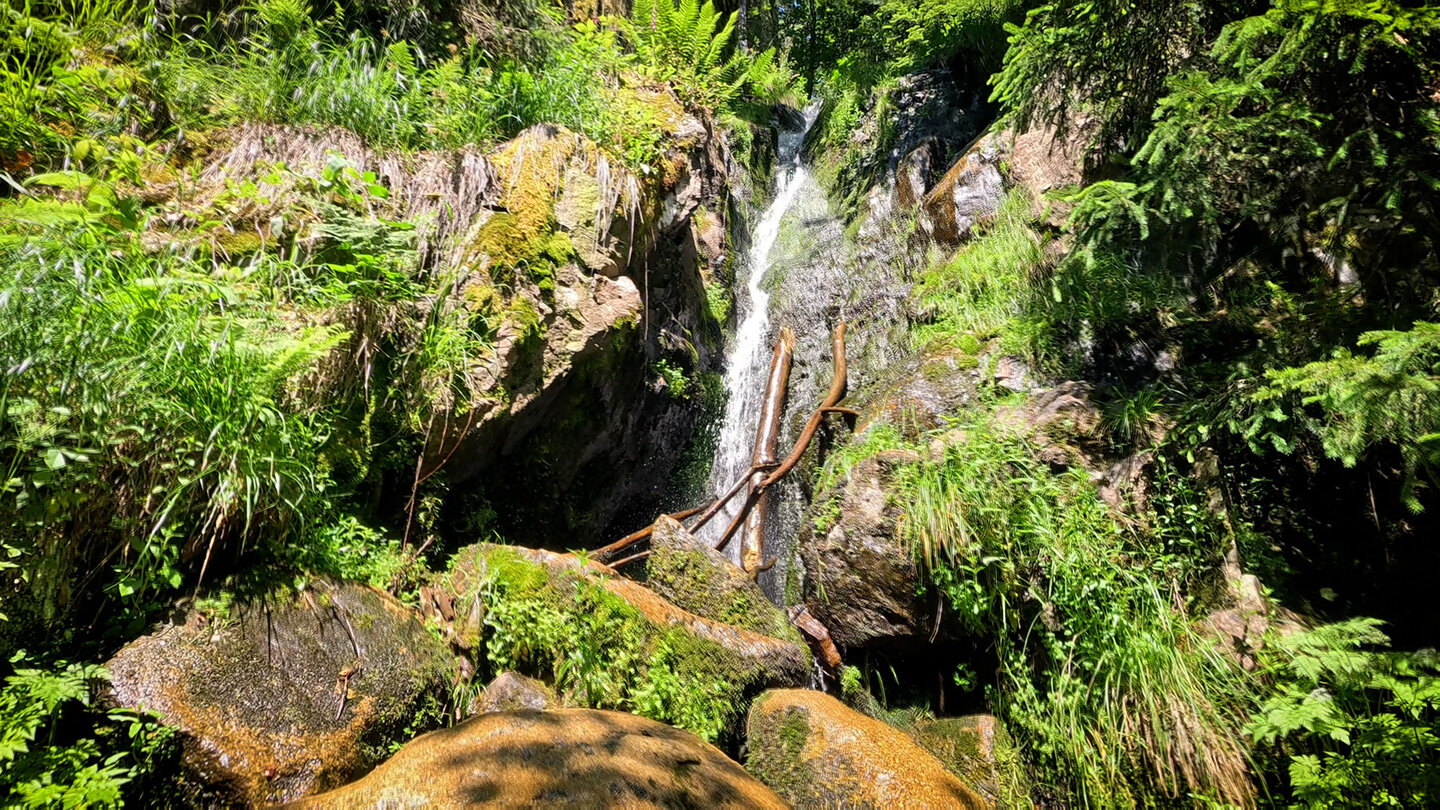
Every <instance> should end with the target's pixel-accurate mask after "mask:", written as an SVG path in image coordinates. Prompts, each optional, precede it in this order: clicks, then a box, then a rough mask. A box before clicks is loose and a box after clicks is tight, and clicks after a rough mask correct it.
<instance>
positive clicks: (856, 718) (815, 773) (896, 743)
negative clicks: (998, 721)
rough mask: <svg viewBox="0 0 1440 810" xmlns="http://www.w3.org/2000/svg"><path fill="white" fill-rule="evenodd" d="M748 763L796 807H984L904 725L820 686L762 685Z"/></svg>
mask: <svg viewBox="0 0 1440 810" xmlns="http://www.w3.org/2000/svg"><path fill="white" fill-rule="evenodd" d="M746 732H747V743H748V755H747V756H746V759H745V765H746V769H747V770H749V771H750V773H752V774H754V775H755V776H756V777H757V778H758V779H759V780H760V781H761V782H764V783H765V784H766V785H768V786H769V787H770V788H771V789H773V790H774V791H775V792H776V793H778V794H779V795H780V796H781V798H783V799H785V800H786V801H788V802H790V803H791V804H793V805H795V806H796V807H849V808H888V807H967V808H968V807H976V808H978V807H990V806H993V805H992V804H991V803H990V802H988V801H986V800H985V799H984V798H983V797H982V796H981V795H980V794H979V793H977V792H976V791H975V790H973V789H972V788H970V787H969V786H967V785H966V784H965V783H964V782H962V781H961V780H960V779H959V778H958V777H956V776H955V774H953V773H951V772H950V771H948V770H946V768H945V766H944V765H943V764H941V762H940V761H939V760H937V759H936V758H935V757H933V756H931V755H930V753H929V752H927V751H926V750H925V749H924V748H921V747H920V746H919V745H917V744H916V743H915V741H914V740H912V739H911V738H910V737H909V736H908V735H906V734H905V733H904V732H902V731H899V730H897V729H894V728H892V727H890V726H888V725H886V724H884V723H882V722H880V721H879V720H875V719H873V718H870V717H866V716H865V715H863V714H860V713H859V712H857V711H855V710H853V709H851V708H849V707H848V706H846V705H845V704H843V703H841V702H840V701H838V700H836V699H835V698H833V697H830V696H829V695H826V694H824V693H823V692H814V691H808V690H799V689H786V690H779V691H774V692H766V693H765V694H763V695H761V696H760V697H759V698H758V699H757V700H756V701H755V703H754V705H753V706H752V707H751V709H750V719H749V723H748V725H747V729H746Z"/></svg>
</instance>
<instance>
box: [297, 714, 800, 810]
mask: <svg viewBox="0 0 1440 810" xmlns="http://www.w3.org/2000/svg"><path fill="white" fill-rule="evenodd" d="M478 805H484V806H486V807H551V806H559V805H565V806H569V807H627V808H648V807H705V808H783V807H785V803H784V802H783V801H781V800H780V798H779V797H778V796H776V795H775V793H774V792H772V791H771V790H770V789H769V788H767V787H765V786H764V785H763V784H761V783H760V782H758V781H756V780H755V779H754V778H752V777H751V776H750V775H748V774H747V773H745V771H744V769H742V768H741V767H740V766H739V765H737V764H736V763H734V762H732V761H731V760H729V759H727V758H726V757H725V755H724V754H722V753H720V751H719V750H718V749H716V748H715V747H714V746H712V745H709V744H708V743H706V742H704V741H703V740H701V739H700V738H699V737H696V736H695V735H693V734H690V733H689V732H685V731H681V730H679V729H676V728H671V727H670V726H666V725H662V724H660V723H657V722H655V721H654V720H647V719H646V718H643V717H638V716H636V715H632V714H622V713H619V712H607V711H597V710H592V709H559V710H556V711H549V712H530V711H517V712H497V713H494V714H486V715H482V716H480V717H476V718H474V719H472V720H468V721H466V722H464V723H461V724H460V725H458V726H456V727H454V728H450V729H445V730H443V731H436V732H432V733H430V734H426V735H425V736H423V737H418V738H416V739H415V740H412V741H411V742H410V743H409V744H408V745H406V746H405V747H404V748H401V749H400V751H399V752H398V753H396V754H395V756H394V757H393V758H391V759H390V761H389V762H386V763H385V764H384V765H381V766H380V767H379V768H376V769H375V771H374V772H372V773H371V774H370V775H369V776H366V777H365V778H364V779H361V780H360V781H358V782H355V783H354V784H351V785H347V786H345V787H343V788H340V789H339V790H335V791H332V792H330V793H325V794H322V795H320V796H315V797H312V798H310V799H306V800H304V801H302V802H299V803H298V804H296V805H295V806H296V807H300V808H312V809H315V810H318V809H319V808H357V809H358V808H381V807H383V808H386V810H404V809H405V808H419V807H425V808H435V809H436V810H439V809H440V808H460V807H475V806H478Z"/></svg>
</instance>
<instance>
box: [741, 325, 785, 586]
mask: <svg viewBox="0 0 1440 810" xmlns="http://www.w3.org/2000/svg"><path fill="white" fill-rule="evenodd" d="M794 355H795V333H794V332H791V331H790V330H789V329H783V328H782V329H781V330H780V336H779V337H778V338H776V340H775V351H774V354H773V355H772V356H771V358H770V378H769V380H768V381H767V382H766V383H765V400H764V406H763V407H762V408H761V410H760V423H759V425H758V426H757V427H756V428H755V449H754V451H753V453H752V454H751V460H750V466H751V468H752V469H755V472H753V473H751V474H750V486H751V488H752V489H756V488H758V487H759V484H760V482H761V481H763V480H765V478H766V475H765V472H764V471H763V470H761V469H759V468H761V467H768V466H769V465H772V464H774V463H775V448H776V446H777V445H779V443H780V417H781V416H783V415H784V413H785V392H786V388H787V386H788V385H789V383H790V361H791V359H792V358H793V357H794ZM769 500H770V499H769V498H768V497H767V495H766V492H765V490H764V489H763V488H760V489H758V491H757V493H756V495H755V497H753V498H747V499H746V504H747V506H748V510H747V509H742V510H741V511H742V513H745V515H746V517H745V532H744V534H743V535H741V538H740V568H741V569H742V570H744V571H753V570H755V568H756V567H757V566H759V565H760V561H761V560H763V559H764V557H765V517H766V515H767V514H768V507H769Z"/></svg>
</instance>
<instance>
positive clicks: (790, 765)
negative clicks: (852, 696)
mask: <svg viewBox="0 0 1440 810" xmlns="http://www.w3.org/2000/svg"><path fill="white" fill-rule="evenodd" d="M775 699H776V698H775V696H774V695H770V694H766V695H761V696H760V698H759V699H758V700H756V701H755V711H753V712H752V713H751V715H750V723H749V725H748V727H747V728H746V733H745V738H746V741H747V743H748V745H749V748H748V751H747V753H746V756H745V770H747V771H749V772H750V774H751V775H752V776H754V777H755V778H756V779H759V780H760V781H761V782H764V783H765V785H766V786H767V787H769V788H770V789H771V790H773V791H775V792H776V793H778V794H780V795H781V796H797V795H804V794H805V793H806V792H807V790H806V785H809V784H812V783H813V782H814V781H815V774H814V772H813V771H812V770H811V768H810V764H809V763H808V762H807V761H806V760H805V756H804V754H805V743H806V741H808V740H809V739H810V722H809V718H808V716H807V715H806V714H805V712H803V711H798V710H780V711H766V710H765V706H764V704H765V703H767V702H769V701H771V700H775Z"/></svg>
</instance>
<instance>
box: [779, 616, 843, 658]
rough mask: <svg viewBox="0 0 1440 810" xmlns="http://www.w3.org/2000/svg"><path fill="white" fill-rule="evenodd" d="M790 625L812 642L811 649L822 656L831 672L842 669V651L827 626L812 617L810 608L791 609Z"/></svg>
mask: <svg viewBox="0 0 1440 810" xmlns="http://www.w3.org/2000/svg"><path fill="white" fill-rule="evenodd" d="M790 623H791V624H793V625H795V626H796V627H797V628H799V630H800V633H801V635H803V636H805V639H806V640H807V641H809V642H810V646H811V648H813V649H814V650H815V652H816V654H818V655H819V656H820V660H821V661H824V662H825V666H826V667H827V668H828V669H829V670H830V671H831V672H835V671H837V670H839V669H840V664H841V660H840V650H838V649H836V647H835V641H834V640H833V639H831V638H830V631H829V630H828V629H827V628H826V627H825V625H823V624H821V623H820V620H819V619H817V618H815V617H814V616H812V615H810V609H809V608H807V607H805V606H804V605H796V606H795V607H792V608H790Z"/></svg>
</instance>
